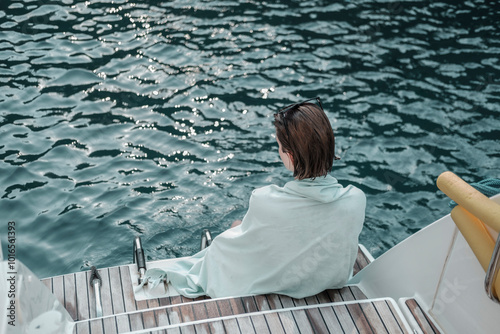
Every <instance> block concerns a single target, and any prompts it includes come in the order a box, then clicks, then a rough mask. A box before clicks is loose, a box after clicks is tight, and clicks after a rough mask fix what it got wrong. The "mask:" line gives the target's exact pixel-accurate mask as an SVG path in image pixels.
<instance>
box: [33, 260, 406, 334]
mask: <svg viewBox="0 0 500 334" xmlns="http://www.w3.org/2000/svg"><path fill="white" fill-rule="evenodd" d="M368 263H369V260H368V259H367V258H366V257H365V256H364V254H363V253H362V252H361V251H358V258H357V261H356V264H355V266H354V273H357V272H358V271H359V270H361V269H362V268H363V267H365V266H366V265H367V264H368ZM99 273H100V275H101V277H102V288H101V296H102V308H103V317H102V318H97V319H93V318H95V316H96V315H95V299H94V294H93V290H92V289H91V288H90V287H89V283H88V282H89V276H90V273H89V272H78V273H73V274H68V275H63V276H55V277H52V278H47V279H43V280H42V282H43V283H44V284H45V285H46V286H47V287H48V288H49V289H50V290H51V291H52V292H53V293H54V295H55V296H56V297H57V298H58V300H59V301H60V302H61V303H62V304H63V305H64V306H65V307H66V309H67V310H68V312H69V314H70V315H71V317H72V318H73V319H74V320H75V321H77V324H76V326H75V331H74V333H77V334H83V333H125V332H130V331H142V330H145V332H149V330H148V329H155V331H154V332H155V333H156V332H157V329H158V328H162V327H165V326H166V327H165V328H164V329H162V330H161V331H160V332H162V333H164V332H165V331H166V332H168V333H170V332H176V333H204V332H206V333H219V332H220V333H224V332H227V333H240V332H241V333H247V332H248V333H253V332H256V333H266V332H271V333H308V332H311V333H313V332H315V333H328V332H331V333H337V332H339V333H340V332H344V333H406V330H405V327H404V325H403V324H402V321H401V319H400V317H399V316H398V314H397V312H396V310H395V307H394V305H393V304H391V303H390V302H388V301H386V300H381V301H363V302H360V303H356V302H353V301H355V300H364V299H366V297H365V296H364V294H363V293H362V292H361V291H360V290H359V289H358V288H357V287H345V288H343V289H340V290H326V291H323V292H322V293H320V294H318V295H316V296H312V297H308V298H304V299H293V298H290V297H287V296H282V295H276V294H269V295H261V296H249V297H240V298H222V299H209V298H206V297H202V298H198V299H189V298H185V297H182V296H174V297H166V298H159V299H150V300H147V301H136V300H135V299H134V292H133V287H132V282H131V279H130V274H129V269H128V266H120V267H111V268H104V269H99ZM332 303H334V304H332ZM193 322H195V323H193ZM172 326H176V328H173V327H172ZM337 330H338V331H337Z"/></svg>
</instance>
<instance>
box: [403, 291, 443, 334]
mask: <svg viewBox="0 0 500 334" xmlns="http://www.w3.org/2000/svg"><path fill="white" fill-rule="evenodd" d="M405 304H406V306H408V308H409V309H410V312H411V314H412V315H413V317H414V318H415V321H416V322H417V323H418V325H419V327H420V329H421V330H422V332H423V333H424V334H438V333H441V332H440V331H439V329H437V328H436V327H435V326H434V324H433V322H432V320H430V319H429V318H428V317H427V315H426V314H425V312H424V311H423V310H422V308H421V307H420V305H419V304H418V302H417V301H416V300H415V299H408V300H407V301H406V303H405Z"/></svg>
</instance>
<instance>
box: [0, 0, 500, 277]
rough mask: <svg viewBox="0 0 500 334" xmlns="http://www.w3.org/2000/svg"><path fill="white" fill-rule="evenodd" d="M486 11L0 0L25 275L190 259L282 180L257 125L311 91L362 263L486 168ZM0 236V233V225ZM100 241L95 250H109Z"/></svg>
mask: <svg viewBox="0 0 500 334" xmlns="http://www.w3.org/2000/svg"><path fill="white" fill-rule="evenodd" d="M497 12H498V4H497V3H496V2H484V1H480V0H474V1H467V2H463V3H462V2H460V3H457V2H454V1H438V2H432V3H429V2H426V1H418V0H415V1H406V2H392V1H385V2H384V1H382V2H380V1H379V2H374V1H371V0H354V1H344V2H339V3H335V4H332V3H330V2H329V1H319V0H318V1H300V2H299V1H292V2H290V1H286V2H285V1H278V2H273V3H267V2H243V1H194V0H190V1H185V0H183V1H169V2H155V1H142V2H141V3H135V2H131V1H128V0H120V1H113V2H109V1H100V2H83V1H73V0H65V1H53V0H42V1H38V2H30V3H26V4H24V3H21V2H10V3H9V2H5V3H2V4H0V86H1V90H0V158H1V162H0V170H1V171H2V172H1V174H0V182H1V183H0V192H1V194H2V195H1V196H2V197H1V198H0V210H1V211H2V212H3V213H4V216H5V217H4V219H5V222H7V221H8V220H15V221H16V222H17V226H18V228H19V239H18V240H19V242H20V244H19V258H20V259H21V260H22V261H23V262H25V263H26V264H27V265H29V266H30V267H31V268H32V269H33V270H34V271H35V272H36V273H37V274H38V275H39V276H41V277H44V276H48V275H56V274H62V273H66V272H71V271H76V270H79V269H85V268H87V267H88V266H91V265H97V266H99V267H103V266H114V265H118V264H122V263H128V262H130V260H131V259H130V247H131V242H132V240H133V238H134V236H136V235H141V236H142V237H143V240H144V243H145V246H146V248H147V253H148V258H149V259H158V258H165V257H174V256H184V255H189V254H192V253H193V252H195V251H196V248H197V247H198V244H199V234H200V233H201V230H202V229H203V228H205V227H209V228H210V229H211V230H212V231H213V233H214V234H217V233H220V232H221V231H223V230H224V229H225V228H227V226H228V225H229V224H230V223H231V221H232V220H234V219H241V218H242V215H243V214H244V213H245V211H246V208H247V206H248V197H249V195H250V193H251V191H252V190H253V189H254V188H255V187H259V186H263V185H266V184H269V183H277V184H280V185H281V184H284V182H286V181H287V180H289V174H288V173H287V172H286V171H285V170H284V168H283V167H282V164H281V162H280V160H279V156H278V154H277V145H276V144H275V139H274V138H273V136H272V134H273V128H272V124H271V121H272V117H270V115H271V114H272V113H273V112H275V111H276V110H277V108H279V107H280V106H282V105H283V104H285V103H289V101H298V100H301V99H305V98H306V97H312V96H318V95H319V96H320V97H321V99H322V101H323V106H324V107H325V110H326V112H327V114H328V116H329V118H330V120H331V122H332V125H333V127H334V129H335V131H336V136H337V148H336V151H337V152H336V153H337V154H338V155H340V156H341V157H342V160H341V161H339V162H338V163H337V164H336V165H335V168H334V171H333V175H334V176H336V177H337V178H338V179H339V180H340V181H341V182H342V183H344V184H348V183H352V184H355V185H356V186H358V187H360V188H361V189H363V190H364V191H365V192H366V193H367V196H368V209H367V220H366V224H365V229H364V231H363V233H362V236H361V242H362V243H364V244H365V245H366V246H367V247H368V248H369V249H370V250H371V251H372V252H373V253H374V254H375V255H379V254H381V253H382V252H383V251H385V250H387V249H388V248H389V247H391V246H393V245H394V244H396V243H397V242H399V241H400V240H402V239H404V238H405V237H407V236H408V235H410V234H412V233H414V232H416V231H417V230H419V229H420V228H422V227H424V226H425V225H427V224H428V223H430V222H432V221H433V220H435V219H436V218H439V217H440V216H442V215H444V214H446V213H447V212H448V209H447V206H446V205H447V200H446V199H445V198H444V196H443V195H442V194H440V193H439V192H438V191H437V190H436V187H435V185H434V182H435V179H436V177H437V175H439V173H441V172H442V171H444V170H448V169H449V170H452V171H454V172H456V173H457V174H459V175H460V176H462V177H464V178H465V179H466V180H467V181H477V180H479V179H481V178H486V177H498V174H499V167H498V166H500V155H499V154H498V152H500V142H499V139H500V131H499V130H498V129H500V117H499V112H500V98H499V97H498V96H499V94H498V93H499V92H500V84H499V82H498V79H497V78H498V77H499V72H500V62H499V60H498V54H499V53H500V30H499V28H498V24H497V18H496V15H495V14H496V13H497ZM0 235H1V233H0ZM110 238H112V239H113V241H114V242H113V243H110V242H109V240H110ZM42 263H43V264H44V265H41V264H42Z"/></svg>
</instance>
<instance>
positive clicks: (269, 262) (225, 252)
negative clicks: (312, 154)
mask: <svg viewBox="0 0 500 334" xmlns="http://www.w3.org/2000/svg"><path fill="white" fill-rule="evenodd" d="M365 206H366V198H365V195H364V193H363V192H362V191H361V190H359V189H358V188H356V187H354V186H347V187H345V188H344V187H342V186H341V185H340V184H339V183H338V182H337V180H336V179H335V178H333V177H331V176H326V177H319V178H316V179H314V180H313V179H305V180H294V181H290V182H288V183H287V184H286V185H285V186H284V187H278V186H275V185H270V186H266V187H263V188H259V189H256V190H254V191H253V193H252V196H251V198H250V206H249V209H248V212H247V214H246V215H245V217H244V218H243V222H242V223H241V225H240V226H237V227H235V228H232V229H229V230H227V231H225V232H223V233H221V234H220V235H218V236H217V237H216V238H214V240H213V242H212V244H211V245H210V247H208V248H206V249H204V250H202V251H200V252H199V253H197V254H195V255H193V256H191V257H188V258H183V259H180V260H179V261H177V262H176V263H174V264H171V265H169V266H168V267H166V268H162V269H163V270H165V271H166V272H167V277H168V280H169V282H170V283H171V284H172V285H173V286H174V288H175V289H176V290H177V291H179V293H181V294H182V295H184V296H186V297H191V298H194V297H198V296H201V295H208V296H210V297H213V298H215V297H227V296H242V295H253V294H264V293H279V294H284V295H288V296H290V297H294V298H303V297H306V296H311V295H314V294H316V293H319V292H321V291H323V290H325V289H327V288H340V287H342V286H344V285H345V283H346V282H347V280H348V279H349V277H350V275H351V273H352V268H353V265H354V261H355V260H356V255H357V247H358V236H359V233H360V232H361V228H362V226H363V221H364V218H365Z"/></svg>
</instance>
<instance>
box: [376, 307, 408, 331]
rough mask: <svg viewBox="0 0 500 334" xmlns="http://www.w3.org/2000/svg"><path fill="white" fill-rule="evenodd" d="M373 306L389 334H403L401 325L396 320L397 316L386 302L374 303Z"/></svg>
mask: <svg viewBox="0 0 500 334" xmlns="http://www.w3.org/2000/svg"><path fill="white" fill-rule="evenodd" d="M373 305H374V306H375V308H376V309H377V312H378V314H379V316H380V319H381V320H382V322H383V323H384V325H385V328H386V329H387V332H388V333H391V334H392V333H403V329H402V328H401V325H400V324H399V323H398V321H397V320H395V316H394V314H393V313H392V310H391V308H390V307H389V305H387V302H386V301H380V302H379V301H377V302H373Z"/></svg>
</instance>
